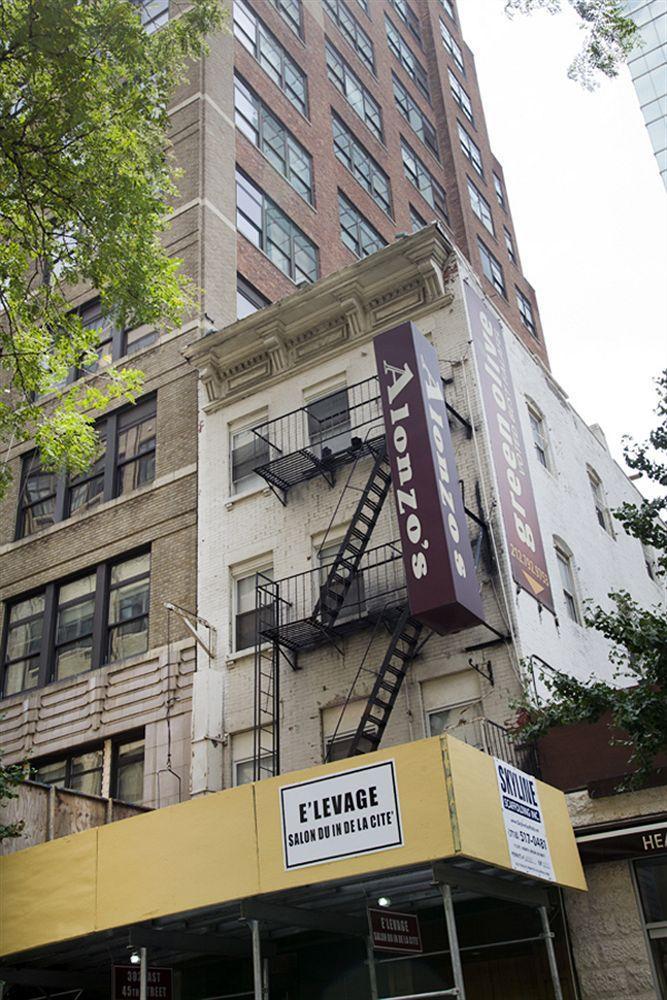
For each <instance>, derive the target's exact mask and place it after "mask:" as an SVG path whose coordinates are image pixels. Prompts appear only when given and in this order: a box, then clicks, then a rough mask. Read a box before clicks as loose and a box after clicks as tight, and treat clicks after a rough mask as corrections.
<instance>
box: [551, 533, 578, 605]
mask: <svg viewBox="0 0 667 1000" xmlns="http://www.w3.org/2000/svg"><path fill="white" fill-rule="evenodd" d="M555 548H556V560H557V562H558V572H559V574H560V582H561V586H562V588H563V599H564V601H565V607H566V609H567V613H568V615H569V617H570V618H571V619H572V621H573V622H577V624H578V625H581V616H580V614H579V605H578V603H577V596H576V588H575V584H574V569H573V566H572V556H571V555H570V554H569V553H568V552H567V551H566V550H565V548H564V547H561V546H560V545H558V544H557V545H556V547H555Z"/></svg>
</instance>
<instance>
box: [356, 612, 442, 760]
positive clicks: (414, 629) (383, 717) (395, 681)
mask: <svg viewBox="0 0 667 1000" xmlns="http://www.w3.org/2000/svg"><path fill="white" fill-rule="evenodd" d="M395 615H396V618H395V625H394V631H393V632H392V635H391V639H390V641H389V646H388V648H387V651H386V653H385V655H384V659H383V661H382V664H381V665H380V669H379V670H378V672H377V674H376V677H375V683H374V684H373V688H372V690H371V693H370V695H369V697H368V702H367V704H366V708H365V709H364V713H363V715H362V716H361V719H360V721H359V725H358V726H357V731H356V733H355V734H354V737H353V739H352V743H351V745H350V749H349V751H348V757H355V756H358V755H359V754H363V753H371V752H372V751H373V750H377V748H378V747H379V746H380V743H381V741H382V737H383V736H384V731H385V729H386V728H387V723H388V722H389V717H390V715H391V712H392V709H393V707H394V704H395V703H396V699H397V697H398V693H399V691H400V690H401V685H402V683H403V678H404V677H405V675H406V673H407V670H408V667H409V665H410V663H411V661H412V660H413V659H414V658H415V656H416V654H417V651H418V645H419V638H420V636H421V633H422V630H423V628H424V626H423V625H422V623H421V622H419V621H417V620H416V619H415V618H411V617H410V609H409V608H408V607H403V608H400V609H397V610H396V612H395Z"/></svg>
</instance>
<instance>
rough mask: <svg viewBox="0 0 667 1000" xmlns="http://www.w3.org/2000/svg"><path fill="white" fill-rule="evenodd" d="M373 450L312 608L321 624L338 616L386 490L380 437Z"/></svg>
mask: <svg viewBox="0 0 667 1000" xmlns="http://www.w3.org/2000/svg"><path fill="white" fill-rule="evenodd" d="M373 454H374V455H375V461H374V463H373V468H372V470H371V474H370V476H369V477H368V481H367V483H366V485H365V487H364V488H363V490H362V493H361V497H360V499H359V503H358V504H357V507H356V510H355V512H354V514H353V516H352V520H351V521H350V526H349V528H348V529H347V532H346V534H345V538H344V539H343V541H342V543H341V546H340V549H339V550H338V553H337V555H336V558H335V559H334V561H333V563H332V564H331V568H330V569H329V572H328V574H327V578H326V580H325V581H324V583H323V584H322V587H321V589H320V596H319V598H318V600H317V602H316V604H315V607H314V609H313V619H314V620H319V621H321V623H322V625H323V626H324V627H325V628H331V627H332V626H333V625H334V624H335V621H336V619H337V618H338V615H339V613H340V611H341V608H342V607H343V604H344V602H345V598H346V597H347V594H348V592H349V590H350V587H351V586H352V584H353V582H354V579H355V576H356V574H357V572H358V570H359V565H360V563H361V559H362V557H363V555H364V552H365V551H366V548H367V546H368V542H369V541H370V537H371V535H372V533H373V529H374V528H375V525H376V524H377V520H378V518H379V516H380V512H381V510H382V506H383V504H384V502H385V500H386V499H387V494H388V493H389V487H390V485H391V470H390V467H389V460H388V458H387V447H386V444H385V441H384V439H380V440H378V441H376V442H374V443H373Z"/></svg>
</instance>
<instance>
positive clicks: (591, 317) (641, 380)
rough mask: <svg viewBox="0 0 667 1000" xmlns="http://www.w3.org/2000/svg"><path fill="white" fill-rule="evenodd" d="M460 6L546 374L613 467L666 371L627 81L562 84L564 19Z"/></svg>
mask: <svg viewBox="0 0 667 1000" xmlns="http://www.w3.org/2000/svg"><path fill="white" fill-rule="evenodd" d="M563 7H564V8H568V4H567V3H566V2H564V3H563ZM458 8H459V14H460V17H461V25H462V29H463V35H464V38H465V39H466V41H467V43H468V44H469V45H470V47H471V49H472V50H473V52H474V54H475V62H476V66H477V73H478V76H479V83H480V87H481V91H482V100H483V101H484V107H485V112H486V119H487V126H488V129H489V134H490V137H491V146H492V148H493V151H494V153H495V155H496V156H497V157H498V159H499V160H500V162H501V163H502V164H503V169H504V172H505V181H506V186H507V191H508V194H509V199H510V206H511V209H512V215H513V219H514V226H515V230H516V236H517V243H518V248H519V253H520V255H521V261H522V265H523V271H524V274H525V275H526V277H527V279H528V280H529V281H530V282H531V284H532V285H533V286H534V287H535V290H536V292H537V298H538V303H539V307H540V315H541V317H542V324H543V327H544V334H545V339H546V342H547V348H548V351H549V356H550V360H551V368H552V372H553V374H554V376H555V378H556V379H557V381H558V382H559V384H560V385H561V386H562V387H563V389H565V391H566V392H567V393H568V395H569V397H570V401H571V403H572V404H573V405H574V407H575V408H576V409H577V410H578V412H579V413H580V414H581V416H582V417H583V418H584V420H586V422H587V423H589V424H590V423H598V424H600V425H601V427H602V429H603V431H604V432H605V434H606V437H607V441H608V444H609V447H610V450H611V452H612V454H613V455H614V457H615V458H616V459H617V460H618V461H620V462H622V460H623V456H622V436H623V434H630V435H632V436H633V437H635V438H636V439H638V440H640V439H643V438H645V437H646V436H647V434H648V432H649V431H650V430H651V429H652V428H654V427H655V426H656V424H657V418H656V417H655V414H654V412H653V410H654V407H655V402H656V394H655V391H654V387H653V383H652V379H653V378H654V377H655V376H656V375H657V374H658V372H659V371H660V370H661V369H662V368H664V367H666V366H667V192H666V191H665V188H664V186H663V183H662V180H661V178H660V174H659V172H658V166H657V163H656V161H655V158H654V156H653V151H652V149H651V144H650V141H649V138H648V134H647V132H646V129H645V126H644V122H643V118H642V116H641V112H640V110H639V103H638V101H637V97H636V94H635V90H634V86H633V84H632V81H631V79H630V75H629V72H628V70H627V68H626V67H623V69H622V71H621V74H620V76H619V77H618V78H616V79H615V80H607V79H606V78H603V79H602V82H601V83H600V86H599V88H598V89H597V90H596V91H594V92H592V93H590V92H587V91H585V90H584V89H583V88H582V87H581V85H579V84H577V83H573V82H572V81H570V80H568V78H567V69H568V66H569V65H570V62H571V60H572V58H573V57H574V56H575V55H576V53H577V52H578V51H579V49H580V45H581V32H580V30H579V27H578V24H579V22H578V19H577V18H576V16H575V15H574V14H573V13H572V12H571V11H570V9H569V8H568V9H567V10H563V12H562V13H560V14H557V15H550V14H548V13H546V12H544V11H540V12H537V13H535V14H531V15H528V16H527V15H516V16H515V17H514V18H513V19H512V20H510V19H508V17H507V16H506V14H505V13H504V0H459V4H458ZM638 485H640V488H641V483H639V484H638ZM650 492H652V491H650Z"/></svg>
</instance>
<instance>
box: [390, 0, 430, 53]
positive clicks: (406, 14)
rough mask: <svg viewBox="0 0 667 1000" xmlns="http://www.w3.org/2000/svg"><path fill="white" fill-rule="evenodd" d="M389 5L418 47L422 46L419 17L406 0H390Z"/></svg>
mask: <svg viewBox="0 0 667 1000" xmlns="http://www.w3.org/2000/svg"><path fill="white" fill-rule="evenodd" d="M391 5H392V7H393V8H394V10H395V11H396V13H397V14H398V16H399V17H400V19H401V21H402V22H403V24H404V25H405V26H406V28H407V29H408V31H409V32H410V34H411V35H412V37H413V38H414V39H415V41H416V42H417V43H418V44H419V47H420V48H423V44H422V33H421V28H420V26H419V18H418V17H417V15H416V14H415V12H414V10H413V9H412V7H411V6H410V4H409V3H408V0H391Z"/></svg>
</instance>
